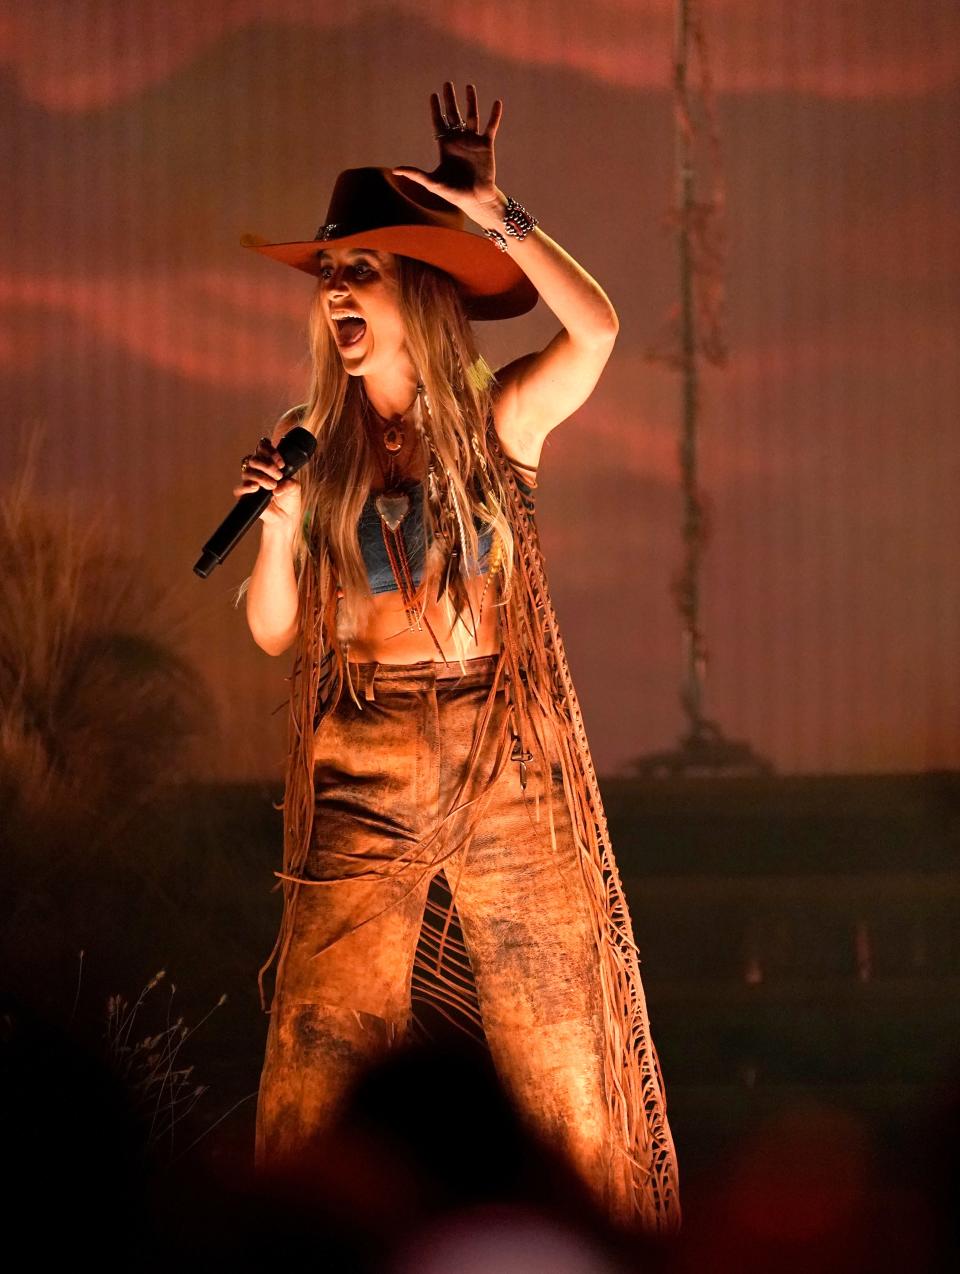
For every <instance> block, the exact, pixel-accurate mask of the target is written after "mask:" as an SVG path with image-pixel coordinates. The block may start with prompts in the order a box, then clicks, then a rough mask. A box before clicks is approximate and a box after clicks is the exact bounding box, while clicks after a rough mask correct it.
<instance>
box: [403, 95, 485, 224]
mask: <svg viewBox="0 0 960 1274" xmlns="http://www.w3.org/2000/svg"><path fill="white" fill-rule="evenodd" d="M443 93H444V108H445V112H446V118H444V111H441V109H440V98H439V96H438V95H437V94H436V93H431V94H430V111H431V115H432V117H433V127H434V133H435V135H436V138H437V142H438V144H439V147H440V162H439V164H438V165H437V167H436V168H434V170H433V172H430V173H427V172H424V171H423V169H422V168H410V167H406V166H404V167H400V168H394V169H392V170H391V171H392V172H393V174H394V175H395V176H397V177H409V178H410V180H411V181H416V182H419V183H420V185H421V186H424V187H426V189H427V190H429V191H432V192H433V194H435V195H439V196H440V198H441V199H446V200H447V202H448V203H452V204H454V205H455V206H456V207H457V208H461V209H463V211H464V212H466V213H471V212H472V211H474V210H475V209H476V208H477V207H478V205H481V204H485V203H491V202H492V201H493V200H494V199H495V198H496V195H497V183H496V162H495V160H494V155H493V142H494V138H495V137H496V135H497V129H498V128H499V126H500V120H501V117H502V116H503V102H502V101H501V99H500V98H499V97H498V98H496V99H495V100H494V103H493V106H492V107H491V110H490V118H489V120H488V121H487V126H486V128H485V129H484V130H483V132H482V133H481V132H480V124H479V120H480V112H479V104H478V102H477V89H476V85H475V84H468V85H467V118H466V120H463V119H461V117H460V108H459V106H458V105H457V95H456V93H455V91H454V87H453V83H452V81H450V80H447V81H446V82H445V83H444V86H443Z"/></svg>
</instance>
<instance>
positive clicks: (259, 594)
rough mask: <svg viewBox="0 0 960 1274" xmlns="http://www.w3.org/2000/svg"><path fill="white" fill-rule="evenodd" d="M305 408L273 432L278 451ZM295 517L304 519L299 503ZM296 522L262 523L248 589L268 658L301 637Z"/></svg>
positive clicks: (257, 637)
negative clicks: (294, 539)
mask: <svg viewBox="0 0 960 1274" xmlns="http://www.w3.org/2000/svg"><path fill="white" fill-rule="evenodd" d="M301 411H302V408H293V409H292V410H291V411H289V412H287V413H285V415H284V416H282V417H281V419H280V420H279V421H278V422H277V424H276V425H275V427H274V430H273V436H272V438H271V442H272V443H273V445H274V447H276V446H277V445H278V443H279V442H280V439H281V438H282V437H283V435H284V434H285V433H286V432H287V430H288V429H292V428H293V426H294V425H295V424H297V423H298V422H299V419H300V415H298V414H297V413H299V412H301ZM294 505H295V509H294V517H295V518H299V516H300V504H299V500H296V501H294ZM295 526H296V523H295V521H294V518H293V517H292V518H290V519H287V520H286V522H264V521H261V523H260V551H259V553H258V554H257V560H256V562H255V563H254V567H253V573H252V574H251V576H250V582H249V584H248V586H247V592H246V597H247V624H248V626H249V628H250V632H251V633H252V635H253V640H254V641H255V642H256V643H257V645H258V646H259V647H260V649H261V650H265V651H266V652H267V654H268V655H282V654H283V653H284V651H285V650H288V649H289V647H290V646H291V645H292V644H293V641H294V639H295V638H296V635H297V610H298V607H299V597H298V594H297V577H296V571H295V570H294V564H293V534H294V530H295Z"/></svg>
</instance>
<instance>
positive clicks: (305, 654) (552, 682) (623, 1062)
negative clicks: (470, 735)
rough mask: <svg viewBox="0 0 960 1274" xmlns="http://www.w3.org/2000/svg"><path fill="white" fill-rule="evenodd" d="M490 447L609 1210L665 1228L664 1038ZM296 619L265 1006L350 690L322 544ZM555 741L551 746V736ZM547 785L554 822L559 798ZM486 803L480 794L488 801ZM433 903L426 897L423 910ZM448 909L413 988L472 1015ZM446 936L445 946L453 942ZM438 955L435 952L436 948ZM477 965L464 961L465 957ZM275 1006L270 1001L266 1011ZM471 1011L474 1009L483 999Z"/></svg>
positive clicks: (534, 543)
mask: <svg viewBox="0 0 960 1274" xmlns="http://www.w3.org/2000/svg"><path fill="white" fill-rule="evenodd" d="M487 446H488V454H489V456H490V457H491V459H492V461H493V463H494V464H495V465H496V467H497V470H498V471H499V473H500V476H501V479H502V482H503V486H504V489H505V491H506V493H507V496H508V515H509V518H510V523H511V527H512V529H513V535H514V544H515V553H516V568H515V570H514V574H513V579H512V582H511V587H510V589H509V595H508V597H507V599H506V601H505V604H504V605H502V606H501V607H500V608H499V614H500V616H501V619H500V629H501V636H502V642H503V649H502V660H501V666H502V670H503V679H504V680H503V687H504V691H505V693H506V695H507V697H508V700H509V701H510V703H511V705H512V714H511V721H512V722H513V724H514V728H515V732H516V735H517V743H518V746H519V749H520V752H519V755H520V756H521V757H522V756H524V755H526V754H527V753H529V754H530V755H531V756H536V757H537V758H538V760H539V761H540V763H541V765H542V767H543V769H542V770H541V772H542V773H543V772H545V773H547V774H549V773H550V762H549V760H548V757H549V756H550V755H551V754H552V755H553V756H554V757H555V756H557V755H559V757H560V760H561V770H562V776H563V789H564V795H565V799H566V804H567V807H568V810H569V814H570V818H571V820H572V824H573V829H574V835H575V838H576V842H577V845H578V848H579V851H580V856H581V866H582V872H583V880H584V884H585V888H586V893H587V897H588V900H589V905H590V910H591V914H592V917H593V921H594V925H595V936H596V939H597V949H598V951H599V952H600V979H601V989H602V1003H603V1012H604V1024H605V1057H604V1079H605V1088H606V1094H607V1102H608V1108H609V1115H610V1118H611V1120H612V1124H613V1127H614V1129H615V1130H616V1140H617V1143H618V1147H619V1162H618V1163H616V1164H614V1165H613V1166H612V1168H611V1178H610V1182H609V1196H610V1207H611V1210H612V1212H613V1214H614V1215H617V1216H618V1217H619V1218H620V1219H622V1220H623V1221H625V1222H627V1223H637V1224H640V1225H641V1226H642V1227H643V1228H645V1229H647V1230H649V1231H653V1232H658V1233H670V1232H674V1231H676V1230H677V1229H678V1228H679V1224H680V1203H679V1193H678V1173H677V1164H676V1156H675V1151H674V1145H673V1138H672V1135H671V1132H670V1127H669V1124H668V1121H667V1110H666V1098H665V1095H664V1088H663V1081H662V1078H661V1074H660V1067H659V1062H658V1059H657V1053H656V1049H655V1047H654V1044H653V1040H652V1038H651V1034H650V1024H649V1019H648V1015H647V1008H646V1000H645V996H644V990H643V985H642V982H641V978H640V967H639V964H640V962H639V957H638V951H637V946H636V943H635V942H634V938H633V932H632V926H631V921H630V915H629V912H628V909H627V902H626V898H625V896H624V892H623V886H622V884H621V881H620V875H619V871H618V869H617V865H616V862H615V860H614V855H613V850H612V847H611V843H610V837H609V832H608V829H607V821H606V815H605V813H604V809H603V803H602V801H601V796H600V790H599V786H598V783H597V778H596V774H595V771H594V766H593V760H592V757H591V754H590V748H589V744H588V742H587V735H586V731H585V729H584V724H583V718H582V716H581V712H580V706H579V702H578V699H577V693H576V690H575V688H574V685H573V681H572V679H571V675H570V670H569V667H568V664H567V658H566V654H565V652H564V646H563V641H562V638H561V635H560V630H559V627H558V623H557V617H556V613H555V611H554V608H553V604H552V601H551V598H550V593H549V589H548V585H547V577H546V569H545V563H544V559H543V554H542V552H541V548H540V540H539V534H538V530H537V525H536V521H535V518H534V516H533V513H532V512H531V511H530V510H529V508H528V507H527V506H526V505H525V503H524V501H523V498H522V494H521V492H520V490H519V488H518V486H517V482H516V479H515V476H514V472H513V469H512V467H511V465H510V463H509V461H508V460H507V458H506V457H505V455H504V453H503V449H502V448H501V446H500V443H499V438H498V436H497V434H496V431H495V429H494V428H493V427H492V424H490V425H489V426H488V430H487ZM300 591H301V596H300V603H301V605H300V614H301V617H302V618H301V623H300V629H299V633H298V636H297V642H296V651H295V658H294V666H293V671H292V673H291V676H290V678H289V680H290V717H289V748H288V756H287V768H286V783H285V792H284V800H283V805H282V809H283V812H284V820H283V821H284V852H283V870H282V871H280V872H276V873H275V874H276V875H277V876H278V877H279V878H280V879H279V882H278V885H282V888H283V893H284V899H283V916H282V919H281V924H280V931H279V933H278V936H277V940H276V943H275V944H274V947H273V950H272V951H271V953H270V955H269V957H268V958H267V961H266V963H265V964H264V965H263V966H262V968H261V969H260V975H259V979H258V982H259V986H260V998H261V1006H262V1007H263V1008H264V1009H265V1010H266V1001H265V997H264V988H263V977H264V974H265V973H266V971H267V970H268V969H269V968H270V966H271V965H272V964H273V962H274V959H277V971H276V977H275V985H276V986H277V987H279V985H280V982H281V979H282V972H283V960H284V955H285V953H286V949H287V946H288V943H289V939H290V936H291V932H292V921H293V915H294V909H295V907H296V898H297V893H298V890H299V889H300V888H302V887H303V884H304V878H303V870H304V864H305V862H306V858H307V853H308V849H309V845H310V838H311V833H312V825H313V813H314V787H313V772H312V756H313V740H314V734H315V730H316V724H317V715H316V713H317V704H318V696H319V695H320V693H321V683H322V692H323V693H322V698H323V699H324V700H327V699H328V698H331V697H332V701H333V702H334V703H335V702H336V701H337V699H338V698H339V695H340V694H341V693H343V692H347V693H350V694H354V690H353V685H352V681H351V678H350V676H349V673H348V672H347V669H346V660H345V659H344V658H343V651H342V650H341V649H339V647H338V643H337V640H336V604H337V581H336V578H335V575H334V573H333V571H332V569H331V567H330V565H329V560H328V557H327V555H326V554H321V555H320V558H319V561H318V562H316V563H312V564H311V563H310V562H308V563H307V564H306V568H305V569H304V570H303V571H302V572H301V577H300ZM550 741H552V743H553V747H552V748H551V747H550ZM550 787H551V785H550V784H547V788H546V790H547V795H548V810H549V825H550V831H551V836H552V835H553V826H554V824H553V808H552V799H551V797H552V794H551V792H550ZM480 806H481V807H482V802H480ZM428 911H429V908H428ZM449 921H450V916H449V915H448V914H441V915H439V916H436V917H435V919H434V920H430V919H429V918H428V917H425V919H424V926H425V927H426V926H428V925H430V926H431V927H432V930H433V934H434V938H435V941H434V942H433V943H432V950H433V953H434V954H433V956H432V958H431V962H430V964H431V967H430V974H431V978H429V979H428V978H424V977H420V978H419V979H417V978H416V977H415V991H416V989H417V988H419V990H420V992H421V993H422V994H423V995H424V996H425V997H428V996H429V995H430V994H431V987H432V988H433V989H434V990H436V988H437V986H438V985H439V986H440V987H442V988H444V991H443V993H442V995H441V997H440V998H441V999H444V1000H445V1001H446V1003H447V1004H450V1003H451V1002H452V1001H454V1000H456V1001H457V1002H458V1003H459V1004H460V1005H461V1006H463V1007H464V1008H465V1011H466V1012H467V1013H468V1014H469V1013H470V1008H469V1005H468V1003H467V1002H468V1001H469V1000H470V998H471V988H470V986H467V985H466V982H467V981H469V979H466V980H465V977H464V972H463V970H464V959H463V957H464V954H465V953H464V951H463V949H462V947H461V948H460V950H459V951H457V950H455V949H454V947H453V946H451V944H450V940H449V927H450V925H449ZM445 943H446V945H445ZM437 952H439V955H437ZM467 965H468V962H467ZM267 1011H269V1010H267ZM473 1015H474V1017H476V1016H477V1015H476V1009H475V1006H474V1012H473Z"/></svg>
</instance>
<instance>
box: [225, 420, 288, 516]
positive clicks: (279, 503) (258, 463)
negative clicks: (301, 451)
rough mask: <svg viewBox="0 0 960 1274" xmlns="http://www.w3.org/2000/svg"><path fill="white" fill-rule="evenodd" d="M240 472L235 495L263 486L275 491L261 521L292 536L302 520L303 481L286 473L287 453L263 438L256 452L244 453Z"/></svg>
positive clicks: (234, 491)
mask: <svg viewBox="0 0 960 1274" xmlns="http://www.w3.org/2000/svg"><path fill="white" fill-rule="evenodd" d="M240 473H241V474H242V477H241V479H240V483H239V485H238V486H235V487H234V488H233V494H234V495H235V496H241V495H245V494H246V493H247V492H249V491H256V490H258V489H260V488H265V489H266V490H268V491H272V492H273V499H272V500H271V501H270V503H269V504H268V505H267V506H266V508H265V509H264V510H263V512H262V513H261V514H260V521H261V522H262V523H263V524H264V525H265V526H269V527H276V528H278V529H280V530H283V531H286V532H288V533H289V534H290V535H292V534H293V532H294V531H295V530H296V528H297V523H298V522H299V521H300V482H299V480H298V479H297V478H293V477H290V476H289V475H288V474H287V473H286V463H285V461H284V459H283V456H282V455H281V453H280V451H279V449H278V448H277V447H275V446H274V445H273V443H272V442H271V441H270V439H269V438H267V437H266V436H264V437H263V438H261V439H260V442H259V444H258V446H257V449H256V451H255V452H254V453H253V454H252V455H249V456H244V458H243V462H242V463H241V465H240Z"/></svg>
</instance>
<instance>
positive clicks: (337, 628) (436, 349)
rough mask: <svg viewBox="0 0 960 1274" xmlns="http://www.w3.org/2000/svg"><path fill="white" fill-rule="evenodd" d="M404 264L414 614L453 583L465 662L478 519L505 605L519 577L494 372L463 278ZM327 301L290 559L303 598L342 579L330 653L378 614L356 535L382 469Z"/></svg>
mask: <svg viewBox="0 0 960 1274" xmlns="http://www.w3.org/2000/svg"><path fill="white" fill-rule="evenodd" d="M395 260H396V267H397V278H398V284H399V287H398V303H399V308H400V314H401V319H402V323H403V328H404V333H405V338H406V343H407V348H408V350H409V352H410V356H411V359H412V361H413V363H414V366H415V367H416V368H417V371H418V375H419V384H420V387H419V389H418V395H417V398H418V401H417V413H416V414H417V426H418V432H417V436H418V440H419V445H420V446H421V448H422V450H423V455H422V459H423V462H424V464H423V468H424V471H425V472H426V474H427V479H426V480H425V481H424V482H423V485H422V510H423V527H424V543H425V545H427V546H428V547H427V550H426V557H425V562H424V569H423V574H422V578H421V581H420V585H419V587H418V588H417V591H416V606H417V611H418V613H419V614H420V615H421V616H422V614H423V611H424V609H425V608H426V605H427V602H428V600H429V599H430V598H432V597H436V596H437V594H438V592H439V586H440V581H441V578H445V584H446V586H445V592H444V599H445V606H446V613H447V618H448V620H449V630H448V631H446V632H445V634H444V636H445V637H447V638H453V640H454V643H455V646H456V648H457V649H458V651H459V652H461V654H460V657H461V658H462V651H463V649H465V647H466V645H467V641H468V638H469V637H472V636H473V635H474V632H473V631H472V626H473V625H475V623H476V618H477V617H476V616H475V615H473V614H472V607H471V604H470V599H469V596H468V593H467V586H466V580H467V578H468V576H470V575H474V574H476V573H477V569H478V553H479V534H478V530H477V526H476V525H475V523H474V517H476V518H477V520H478V522H479V523H480V525H481V527H482V528H484V529H485V528H491V529H492V532H493V537H492V546H491V554H490V564H489V570H490V572H491V573H492V572H493V571H495V570H496V569H498V568H499V570H500V571H501V573H502V584H501V596H500V598H499V599H498V602H497V604H503V601H504V600H505V598H506V597H507V596H508V595H509V589H510V585H511V581H512V578H513V569H514V563H513V559H514V549H513V531H512V528H511V525H510V520H509V516H508V512H507V509H508V504H507V497H506V493H505V491H504V489H503V484H502V480H501V479H500V477H499V475H498V472H497V468H496V466H495V465H493V464H492V463H491V462H490V454H489V449H488V441H487V428H488V426H490V425H491V419H490V410H491V405H492V401H493V389H494V386H495V385H496V383H497V382H496V376H495V374H494V372H493V370H492V368H491V367H490V365H489V364H488V363H487V362H486V360H485V359H484V358H483V356H482V355H481V354H479V352H478V350H477V346H476V342H475V339H474V335H473V331H472V328H471V326H470V321H469V319H468V318H467V315H466V311H465V309H464V304H463V299H462V297H461V295H460V292H459V291H458V288H457V285H456V283H455V281H454V279H453V278H452V277H451V276H450V275H449V274H447V273H446V272H445V271H443V270H439V269H437V268H435V267H434V266H431V265H429V264H427V263H426V262H422V261H418V260H416V259H414V258H412V257H405V256H397V257H396V258H395ZM325 304H326V301H325V294H324V289H323V287H322V286H321V285H318V286H317V288H316V291H315V293H314V296H313V301H312V304H311V307H310V310H309V314H308V342H309V350H310V357H311V364H312V366H311V375H310V383H309V390H308V394H307V400H306V402H305V403H303V404H302V405H301V406H300V407H299V408H296V409H294V411H293V412H292V413H288V416H291V417H293V418H294V419H296V420H297V423H299V424H300V425H301V426H302V427H303V428H304V429H307V430H309V432H310V433H312V434H313V435H314V436H315V437H316V439H317V449H316V451H315V452H314V455H313V458H312V460H311V461H310V463H309V464H308V465H305V466H304V468H303V469H302V470H301V471H300V475H299V481H300V484H301V523H300V525H299V526H298V528H297V530H296V532H295V535H294V541H293V545H292V551H293V556H294V562H295V569H296V575H297V582H298V591H299V592H300V594H301V597H302V593H303V589H302V583H303V575H304V572H305V571H306V570H307V569H308V567H311V568H313V569H315V570H319V571H320V575H321V578H325V579H326V580H327V581H328V583H329V581H331V580H333V579H335V580H336V581H337V585H338V587H337V595H336V597H335V598H330V597H324V598H323V604H324V610H325V613H326V614H327V615H328V617H329V619H330V622H329V623H328V624H327V632H326V638H327V640H326V641H323V642H322V645H323V647H324V648H325V649H326V648H328V647H330V646H332V645H334V644H336V645H338V646H340V647H341V648H342V647H343V646H344V644H345V643H348V642H349V641H351V640H352V639H353V638H355V637H357V636H358V635H359V634H360V633H362V632H363V630H364V628H365V626H366V623H367V621H368V620H369V618H370V616H371V613H372V608H373V593H372V592H371V589H370V582H369V579H368V576H367V571H366V567H365V565H364V561H363V557H362V554H361V550H360V544H359V538H358V530H357V528H358V522H359V519H360V515H361V513H362V510H363V506H364V503H365V501H366V499H367V496H368V493H369V490H370V487H371V484H372V482H374V480H375V479H376V477H377V475H378V473H379V468H378V461H377V458H376V456H375V454H374V451H373V445H372V443H371V439H370V433H369V430H368V429H367V428H365V427H364V417H365V412H366V410H367V407H368V404H367V400H366V391H365V388H364V386H363V383H362V379H361V378H360V377H352V376H349V375H348V374H347V373H346V371H345V370H344V368H343V363H342V361H341V359H340V355H339V352H338V350H337V346H336V342H335V340H334V337H333V333H332V332H331V330H330V326H329V324H328V322H327V319H326V313H325ZM241 591H242V589H241ZM238 600H239V596H238ZM468 615H469V620H468V618H467V616H468ZM302 618H303V617H302V616H301V622H302Z"/></svg>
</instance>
